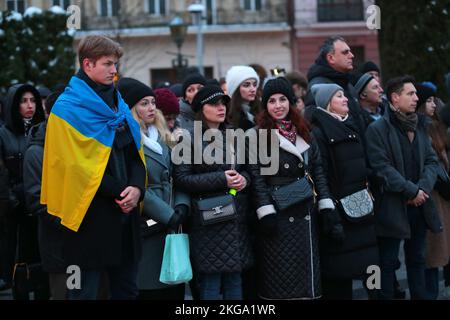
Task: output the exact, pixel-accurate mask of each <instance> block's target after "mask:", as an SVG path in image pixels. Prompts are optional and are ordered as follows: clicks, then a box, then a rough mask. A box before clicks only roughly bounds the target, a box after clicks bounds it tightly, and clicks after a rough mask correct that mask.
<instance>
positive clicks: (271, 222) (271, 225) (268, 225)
mask: <svg viewBox="0 0 450 320" xmlns="http://www.w3.org/2000/svg"><path fill="white" fill-rule="evenodd" d="M259 231H260V232H261V233H262V234H263V235H264V236H267V237H273V236H275V235H276V234H277V233H278V221H277V215H276V214H268V215H267V216H264V217H262V218H261V219H260V220H259Z"/></svg>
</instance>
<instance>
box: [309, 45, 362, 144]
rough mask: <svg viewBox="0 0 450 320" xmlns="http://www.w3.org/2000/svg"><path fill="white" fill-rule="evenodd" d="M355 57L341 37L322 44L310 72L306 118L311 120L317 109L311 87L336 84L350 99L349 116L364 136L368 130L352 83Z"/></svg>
mask: <svg viewBox="0 0 450 320" xmlns="http://www.w3.org/2000/svg"><path fill="white" fill-rule="evenodd" d="M353 58H354V55H353V53H352V52H351V49H350V47H349V46H348V44H347V43H346V41H345V39H344V38H342V37H339V36H335V37H330V38H328V39H327V40H325V42H324V43H323V44H322V47H321V48H320V52H319V56H318V57H317V59H316V61H315V63H314V64H313V65H312V66H311V68H310V69H309V71H308V81H309V82H308V92H307V94H306V98H305V105H306V106H307V107H306V109H305V118H306V119H308V120H309V121H310V120H311V116H312V113H313V112H314V110H315V109H316V106H315V103H314V97H313V95H312V93H311V87H312V86H313V85H315V84H320V83H335V84H337V85H339V86H341V87H342V88H343V89H344V94H345V96H346V97H347V99H348V107H349V109H350V112H349V114H350V115H351V116H352V117H353V119H354V121H355V123H356V125H357V128H358V131H359V132H360V134H361V135H362V134H364V131H365V129H366V126H365V122H364V119H363V115H362V112H361V107H360V105H359V102H358V95H357V94H356V91H355V88H354V87H353V85H352V84H351V83H350V71H352V70H353Z"/></svg>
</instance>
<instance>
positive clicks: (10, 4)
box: [6, 0, 25, 13]
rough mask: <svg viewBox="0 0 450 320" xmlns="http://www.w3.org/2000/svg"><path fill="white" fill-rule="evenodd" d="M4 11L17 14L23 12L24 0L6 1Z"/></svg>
mask: <svg viewBox="0 0 450 320" xmlns="http://www.w3.org/2000/svg"><path fill="white" fill-rule="evenodd" d="M6 9H7V10H8V11H16V12H19V13H24V12H25V1H24V0H7V1H6Z"/></svg>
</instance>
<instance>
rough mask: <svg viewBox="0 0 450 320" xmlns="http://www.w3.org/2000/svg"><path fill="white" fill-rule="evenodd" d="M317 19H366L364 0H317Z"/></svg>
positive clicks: (322, 20) (328, 20)
mask: <svg viewBox="0 0 450 320" xmlns="http://www.w3.org/2000/svg"><path fill="white" fill-rule="evenodd" d="M317 14H318V17H317V20H318V21H319V22H332V21H361V20H364V8H363V2H362V0H317Z"/></svg>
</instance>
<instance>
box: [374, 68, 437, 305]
mask: <svg viewBox="0 0 450 320" xmlns="http://www.w3.org/2000/svg"><path fill="white" fill-rule="evenodd" d="M386 91H387V97H388V99H389V101H390V106H389V108H388V109H387V110H386V112H385V114H384V116H383V118H381V119H380V120H378V121H375V122H374V123H372V124H371V125H370V126H369V128H368V129H367V132H366V140H367V155H368V159H369V163H370V166H371V167H372V169H373V171H374V173H375V174H376V175H377V177H378V179H379V180H380V187H379V190H376V192H375V216H376V232H377V236H378V245H379V249H380V264H381V297H382V298H383V299H393V298H394V273H395V268H396V265H397V263H398V253H399V247H400V242H401V241H402V240H405V243H404V251H405V257H406V268H407V272H408V284H409V290H410V292H411V298H412V299H427V293H426V288H425V239H426V228H427V227H428V228H429V229H430V230H431V231H433V232H440V230H442V225H441V223H440V221H439V217H438V216H437V212H436V209H435V207H434V204H433V201H432V199H431V198H430V195H431V191H432V190H433V187H434V184H435V182H436V172H437V167H438V165H439V164H438V161H437V157H436V154H435V152H434V151H433V148H432V146H431V143H430V139H429V138H428V134H427V131H426V128H425V121H424V119H423V118H421V117H420V116H418V115H417V114H416V113H415V109H416V105H417V101H418V98H417V95H416V89H415V87H414V85H413V79H412V78H411V77H407V76H406V77H399V78H395V79H392V80H390V81H389V82H388V84H387V88H386Z"/></svg>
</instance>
